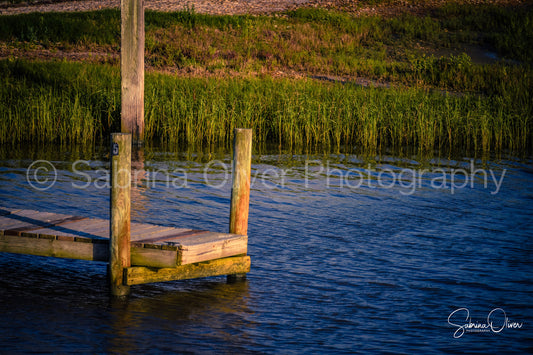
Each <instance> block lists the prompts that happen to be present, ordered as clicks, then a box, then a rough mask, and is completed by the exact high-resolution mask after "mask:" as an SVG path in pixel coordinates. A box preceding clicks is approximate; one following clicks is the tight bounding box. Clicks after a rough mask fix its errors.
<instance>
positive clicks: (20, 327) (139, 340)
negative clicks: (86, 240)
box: [0, 253, 251, 353]
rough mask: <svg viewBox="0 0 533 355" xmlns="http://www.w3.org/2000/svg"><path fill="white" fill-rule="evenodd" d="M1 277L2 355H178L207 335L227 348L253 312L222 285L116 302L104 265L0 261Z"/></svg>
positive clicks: (161, 286)
mask: <svg viewBox="0 0 533 355" xmlns="http://www.w3.org/2000/svg"><path fill="white" fill-rule="evenodd" d="M0 270H1V274H0V314H2V318H3V319H4V320H5V321H3V322H2V323H3V325H0V339H9V344H13V348H10V346H11V345H9V346H8V347H7V348H4V349H5V351H7V352H9V351H10V350H12V351H22V352H34V351H44V352H46V351H48V350H50V351H53V352H65V351H66V352H71V351H82V352H86V351H87V352H89V353H101V352H104V353H136V352H146V351H156V352H157V351H164V350H165V351H171V352H176V351H177V352H180V353H182V352H183V351H187V346H186V344H187V343H189V342H190V343H195V342H198V341H200V340H201V339H202V338H203V337H205V336H206V334H203V333H205V332H207V333H209V334H208V335H207V336H208V337H209V338H210V339H211V340H210V344H211V345H213V344H214V343H217V342H220V343H224V342H225V341H231V337H232V334H234V333H239V332H241V331H242V330H243V329H245V328H246V327H247V325H246V324H245V323H246V314H248V313H250V312H251V311H250V310H249V308H248V305H247V299H248V298H249V285H248V283H247V282H246V281H242V282H237V283H234V284H227V283H226V279H225V277H217V278H207V279H197V280H186V281H179V282H168V283H158V284H149V285H140V286H134V287H132V295H131V296H130V297H128V298H125V299H114V298H112V297H109V289H108V283H107V277H106V264H105V263H94V262H93V263H91V262H85V261H78V260H66V259H55V258H44V257H32V256H26V255H15V254H8V253H1V254H0ZM8 319H9V321H7V320H8ZM32 332H34V333H42V334H40V340H39V345H36V344H37V343H36V342H35V341H34V339H33V335H32V334H31V333H32ZM65 334H68V336H66V335H65ZM169 339H175V340H169ZM184 339H189V340H184ZM1 343H2V344H3V345H4V342H1ZM17 344H24V345H22V346H20V345H17ZM17 346H19V347H17ZM189 350H190V349H189Z"/></svg>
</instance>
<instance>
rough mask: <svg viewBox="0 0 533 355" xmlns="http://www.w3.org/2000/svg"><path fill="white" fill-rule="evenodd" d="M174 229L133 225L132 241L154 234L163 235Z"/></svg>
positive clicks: (140, 224)
mask: <svg viewBox="0 0 533 355" xmlns="http://www.w3.org/2000/svg"><path fill="white" fill-rule="evenodd" d="M172 229H174V228H172V227H166V226H158V225H155V224H147V223H132V224H131V240H136V239H137V238H145V237H147V236H150V235H152V234H157V233H162V232H165V231H168V230H172Z"/></svg>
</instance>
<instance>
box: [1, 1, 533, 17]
mask: <svg viewBox="0 0 533 355" xmlns="http://www.w3.org/2000/svg"><path fill="white" fill-rule="evenodd" d="M446 1H448V0H428V1H417V2H413V1H406V0H391V1H389V2H387V3H383V4H378V5H367V4H366V3H365V2H364V1H357V0H145V7H146V9H148V10H157V11H178V10H184V9H187V8H189V9H191V8H193V9H194V11H195V12H198V13H206V14H219V15H220V14H225V15H235V14H257V15H258V14H271V13H276V12H282V11H286V10H291V9H295V8H298V7H302V6H310V7H324V8H335V9H338V10H342V11H347V12H352V13H357V14H361V15H381V16H395V15H398V14H400V13H405V12H408V13H415V14H420V15H424V14H426V13H427V12H428V11H430V10H431V9H433V8H435V7H437V6H440V5H442V4H443V3H444V2H446ZM458 2H464V3H485V4H487V3H491V4H501V5H520V4H524V3H527V2H528V0H458ZM119 6H120V0H29V1H25V0H23V1H21V2H16V1H15V2H14V0H1V1H0V14H2V15H13V14H21V13H28V12H52V11H55V12H71V11H92V10H99V9H105V8H117V7H119Z"/></svg>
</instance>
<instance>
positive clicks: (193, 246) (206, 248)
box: [179, 233, 248, 265]
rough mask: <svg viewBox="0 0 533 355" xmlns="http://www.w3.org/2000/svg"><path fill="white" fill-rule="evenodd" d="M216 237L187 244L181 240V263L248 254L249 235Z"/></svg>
mask: <svg viewBox="0 0 533 355" xmlns="http://www.w3.org/2000/svg"><path fill="white" fill-rule="evenodd" d="M212 234H214V235H217V233H212ZM219 236H220V235H217V237H216V238H213V239H211V241H207V240H204V242H202V243H197V242H196V241H193V240H192V238H191V241H190V243H189V244H185V243H184V242H183V241H181V240H180V242H179V244H180V255H179V262H180V265H186V264H192V263H197V262H201V261H206V260H212V259H219V258H225V257H229V256H234V255H239V254H246V253H247V252H248V237H247V236H245V235H235V236H233V237H232V238H220V237H219Z"/></svg>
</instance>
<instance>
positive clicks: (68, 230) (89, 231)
mask: <svg viewBox="0 0 533 355" xmlns="http://www.w3.org/2000/svg"><path fill="white" fill-rule="evenodd" d="M32 232H34V233H39V234H54V235H63V236H73V237H78V236H79V237H86V238H109V221H108V220H104V219H96V218H94V219H86V220H83V221H79V222H71V223H68V224H67V225H65V226H62V225H59V226H51V227H47V228H41V229H34V230H32Z"/></svg>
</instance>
